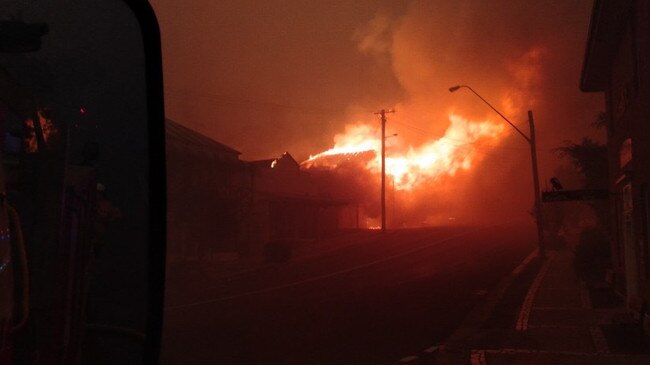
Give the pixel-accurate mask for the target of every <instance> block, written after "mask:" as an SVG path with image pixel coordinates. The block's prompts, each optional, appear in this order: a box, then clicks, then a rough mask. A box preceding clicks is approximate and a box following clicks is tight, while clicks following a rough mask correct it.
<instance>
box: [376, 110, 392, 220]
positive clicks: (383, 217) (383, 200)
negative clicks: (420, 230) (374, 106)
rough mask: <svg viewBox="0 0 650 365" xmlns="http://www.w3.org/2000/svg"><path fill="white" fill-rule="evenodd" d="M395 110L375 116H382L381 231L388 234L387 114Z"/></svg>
mask: <svg viewBox="0 0 650 365" xmlns="http://www.w3.org/2000/svg"><path fill="white" fill-rule="evenodd" d="M394 112H395V111H394V110H392V109H391V110H385V109H382V110H380V111H379V112H377V113H375V114H379V115H380V116H381V231H382V232H386V113H394Z"/></svg>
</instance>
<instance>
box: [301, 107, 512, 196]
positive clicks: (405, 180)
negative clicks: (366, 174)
mask: <svg viewBox="0 0 650 365" xmlns="http://www.w3.org/2000/svg"><path fill="white" fill-rule="evenodd" d="M449 121H450V125H449V127H448V128H447V130H446V132H445V135H444V136H443V137H442V138H440V139H436V140H432V141H430V142H427V143H425V144H424V145H422V146H419V147H417V148H414V147H408V149H407V150H406V151H402V152H398V151H395V148H394V146H393V147H392V148H391V149H390V153H389V154H387V156H386V174H387V175H390V176H392V178H393V179H394V181H395V188H396V189H399V190H411V189H413V188H415V187H417V186H418V185H420V184H422V183H424V182H427V181H432V180H436V179H438V178H440V177H442V176H454V175H455V174H456V172H458V170H469V169H470V168H471V167H472V163H473V162H474V161H475V160H476V159H477V154H476V152H477V147H478V145H477V144H476V143H477V142H480V141H494V142H496V141H498V138H499V137H500V136H501V134H502V133H503V130H504V125H503V124H495V123H492V122H490V121H483V122H471V121H468V120H467V119H464V118H462V117H460V116H458V115H455V114H451V115H449ZM378 129H379V128H378V127H371V126H368V125H363V124H355V125H348V126H347V127H346V131H345V133H343V134H339V135H337V136H336V137H335V138H334V141H335V145H334V147H333V148H331V149H329V150H327V151H325V152H322V153H319V154H317V155H314V156H310V158H309V159H308V160H307V161H305V162H304V163H303V164H305V165H307V166H316V167H325V168H335V167H337V164H338V161H341V160H344V159H332V158H331V156H335V155H349V154H361V153H363V152H367V151H373V152H374V158H371V159H369V160H368V162H367V163H366V164H365V168H366V169H368V170H369V171H371V172H373V173H378V174H379V173H381V136H380V132H379V130H378Z"/></svg>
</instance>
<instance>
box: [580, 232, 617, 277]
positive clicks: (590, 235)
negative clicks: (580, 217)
mask: <svg viewBox="0 0 650 365" xmlns="http://www.w3.org/2000/svg"><path fill="white" fill-rule="evenodd" d="M573 263H574V267H575V270H576V273H577V274H578V276H579V277H580V278H581V279H582V280H584V281H585V282H587V283H593V282H598V281H602V280H604V279H605V271H606V270H607V268H608V267H610V266H611V252H610V249H609V240H608V239H607V236H606V235H605V233H604V232H603V231H602V230H600V229H598V228H588V229H586V230H584V231H583V232H582V233H581V234H580V242H579V243H578V246H577V247H576V252H575V256H574V262H573Z"/></svg>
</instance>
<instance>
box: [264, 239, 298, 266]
mask: <svg viewBox="0 0 650 365" xmlns="http://www.w3.org/2000/svg"><path fill="white" fill-rule="evenodd" d="M291 246H292V245H291V243H290V242H289V241H286V240H277V241H271V242H269V243H267V244H266V245H265V246H264V257H265V258H266V261H269V262H287V261H289V260H290V259H291V254H292V252H291V251H292V249H291Z"/></svg>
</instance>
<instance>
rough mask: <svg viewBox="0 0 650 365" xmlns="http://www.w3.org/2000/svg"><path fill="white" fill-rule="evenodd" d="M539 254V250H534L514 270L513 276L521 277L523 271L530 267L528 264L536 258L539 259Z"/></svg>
mask: <svg viewBox="0 0 650 365" xmlns="http://www.w3.org/2000/svg"><path fill="white" fill-rule="evenodd" d="M538 252H539V249H535V250H533V252H531V253H530V254H529V255H528V256H527V257H526V258H525V259H524V261H522V262H521V263H520V264H519V266H517V267H515V269H514V270H512V274H513V275H519V274H521V272H522V271H524V269H525V268H526V266H528V264H529V263H530V262H531V261H532V260H533V259H534V258H535V257H537V253H538Z"/></svg>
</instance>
